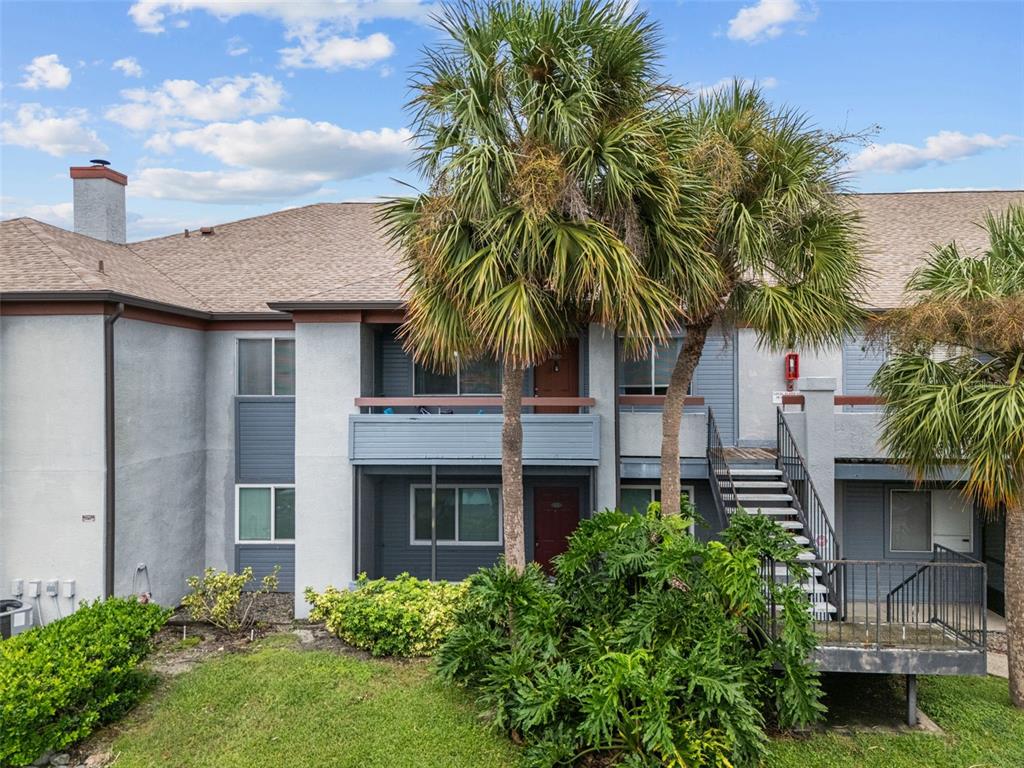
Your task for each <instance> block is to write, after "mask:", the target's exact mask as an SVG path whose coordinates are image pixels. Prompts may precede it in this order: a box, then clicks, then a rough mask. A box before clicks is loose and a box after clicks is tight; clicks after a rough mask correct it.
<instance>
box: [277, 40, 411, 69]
mask: <svg viewBox="0 0 1024 768" xmlns="http://www.w3.org/2000/svg"><path fill="white" fill-rule="evenodd" d="M394 52H395V44H394V43H392V42H391V40H390V38H388V36H387V35H384V34H381V33H380V32H375V33H374V34H372V35H370V36H369V37H362V38H360V37H302V38H301V39H300V41H299V44H298V45H297V46H295V47H294V48H282V49H281V51H280V54H281V65H282V66H284V67H290V68H310V67H315V68H317V69H326V70H335V69H340V68H341V67H356V68H357V69H363V68H365V67H368V66H370V65H371V64H373V63H375V62H378V61H381V60H382V59H386V58H388V57H389V56H391V54H393V53H394Z"/></svg>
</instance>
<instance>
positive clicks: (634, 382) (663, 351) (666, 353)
mask: <svg viewBox="0 0 1024 768" xmlns="http://www.w3.org/2000/svg"><path fill="white" fill-rule="evenodd" d="M682 347H683V340H682V339H669V340H668V341H667V342H665V343H664V344H656V345H652V346H651V350H650V352H649V353H648V354H647V356H646V357H644V358H643V359H642V360H623V361H622V384H621V385H620V387H619V392H620V394H623V395H664V394H665V392H666V390H667V389H668V381H669V379H670V378H671V377H672V369H673V368H674V367H675V364H676V358H678V357H679V352H680V350H681V349H682Z"/></svg>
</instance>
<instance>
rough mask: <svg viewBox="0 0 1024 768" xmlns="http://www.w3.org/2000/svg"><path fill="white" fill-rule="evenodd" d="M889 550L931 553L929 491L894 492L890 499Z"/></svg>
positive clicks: (930, 499) (930, 505) (930, 503)
mask: <svg viewBox="0 0 1024 768" xmlns="http://www.w3.org/2000/svg"><path fill="white" fill-rule="evenodd" d="M889 518H890V521H889V550H890V551H892V552H930V551H931V549H932V498H931V492H930V491H892V492H891V493H890V495H889Z"/></svg>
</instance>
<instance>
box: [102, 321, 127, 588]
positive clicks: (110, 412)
mask: <svg viewBox="0 0 1024 768" xmlns="http://www.w3.org/2000/svg"><path fill="white" fill-rule="evenodd" d="M123 314H124V304H123V303H120V302H119V303H118V304H117V306H116V307H115V308H114V311H113V312H112V313H111V314H109V315H105V316H104V318H103V412H104V413H103V418H104V454H105V456H104V461H105V463H106V493H105V495H104V514H103V549H104V552H103V596H104V597H107V598H109V597H113V596H114V544H115V542H116V537H115V535H114V523H115V508H116V507H115V503H114V502H115V498H114V494H115V490H116V477H115V469H116V464H115V455H114V448H115V446H114V323H116V322H117V319H118V318H119V317H121V315H123Z"/></svg>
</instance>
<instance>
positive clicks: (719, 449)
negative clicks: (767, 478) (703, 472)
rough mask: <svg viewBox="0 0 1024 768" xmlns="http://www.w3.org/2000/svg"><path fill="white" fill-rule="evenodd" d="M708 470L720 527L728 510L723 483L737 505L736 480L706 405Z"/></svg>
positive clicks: (725, 520)
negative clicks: (723, 493)
mask: <svg viewBox="0 0 1024 768" xmlns="http://www.w3.org/2000/svg"><path fill="white" fill-rule="evenodd" d="M707 458H708V471H709V473H710V475H711V480H712V481H713V482H712V483H711V491H712V495H713V496H714V497H715V506H716V508H717V509H718V520H719V523H720V524H721V526H722V528H725V527H726V526H727V525H728V524H729V512H728V510H727V509H726V505H725V498H724V497H723V495H722V485H723V484H724V485H725V486H726V488H727V490H728V491H729V493H730V494H731V496H732V498H733V500H734V502H735V503H736V504H737V505H738V504H739V500H738V499H737V498H736V481H735V480H734V479H733V476H732V470H731V469H730V468H729V462H728V461H727V460H726V457H725V446H724V445H723V444H722V435H721V433H720V432H719V431H718V422H717V421H716V420H715V412H714V411H713V410H712V409H711V406H708V447H707Z"/></svg>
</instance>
